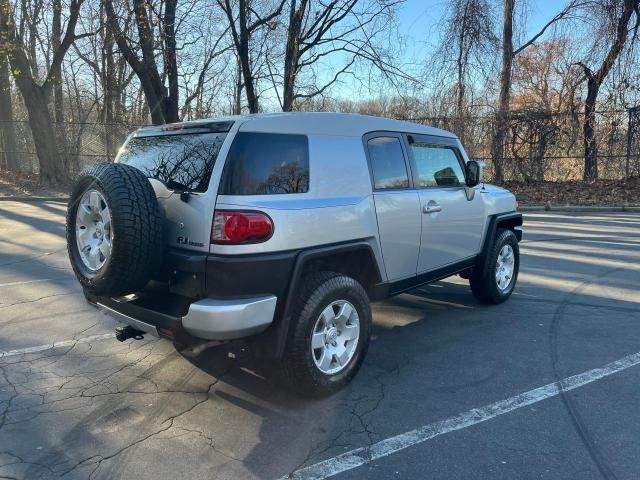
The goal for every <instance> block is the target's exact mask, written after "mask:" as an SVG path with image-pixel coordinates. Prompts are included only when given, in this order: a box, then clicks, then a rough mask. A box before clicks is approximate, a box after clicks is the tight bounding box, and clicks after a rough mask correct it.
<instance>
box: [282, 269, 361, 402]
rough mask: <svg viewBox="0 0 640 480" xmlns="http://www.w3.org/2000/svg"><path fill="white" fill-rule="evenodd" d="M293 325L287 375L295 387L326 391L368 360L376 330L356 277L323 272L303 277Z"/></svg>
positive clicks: (343, 382) (286, 358)
mask: <svg viewBox="0 0 640 480" xmlns="http://www.w3.org/2000/svg"><path fill="white" fill-rule="evenodd" d="M291 321H292V324H291V326H290V327H289V338H288V340H287V345H286V349H285V354H284V358H283V376H284V379H285V381H286V383H287V384H288V385H289V386H290V387H291V388H293V389H294V390H296V391H298V392H300V393H303V394H307V395H327V394H329V393H332V392H334V391H336V390H338V389H340V388H341V387H342V386H344V385H346V384H347V383H348V382H349V381H350V380H351V379H352V378H353V377H354V376H355V374H356V373H357V371H358V369H359V368H360V365H361V364H362V361H363V360H364V357H365V354H366V351H367V346H368V344H369V336H370V331H371V307H370V305H369V297H368V296H367V293H366V292H365V291H364V289H363V288H362V286H361V285H360V284H359V283H358V282H357V281H356V280H354V279H353V278H351V277H347V276H345V275H340V274H337V273H332V272H319V273H314V274H311V275H309V276H307V277H306V278H305V279H304V280H303V284H302V288H301V292H300V295H299V301H298V305H297V308H296V310H295V312H294V315H293V317H292V320H291Z"/></svg>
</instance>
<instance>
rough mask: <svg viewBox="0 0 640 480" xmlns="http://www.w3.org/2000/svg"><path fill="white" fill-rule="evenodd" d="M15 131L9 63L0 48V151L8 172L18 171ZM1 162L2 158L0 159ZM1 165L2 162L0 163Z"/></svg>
mask: <svg viewBox="0 0 640 480" xmlns="http://www.w3.org/2000/svg"><path fill="white" fill-rule="evenodd" d="M17 143H18V142H17V140H16V130H15V126H14V124H13V101H12V91H11V80H10V73H9V62H8V60H7V57H6V55H5V53H4V52H3V51H2V48H1V47H0V151H2V150H4V160H5V166H6V167H7V168H9V169H10V170H14V171H18V170H20V163H19V162H18V157H17V154H16V150H17ZM0 160H2V157H0ZM0 165H2V162H0Z"/></svg>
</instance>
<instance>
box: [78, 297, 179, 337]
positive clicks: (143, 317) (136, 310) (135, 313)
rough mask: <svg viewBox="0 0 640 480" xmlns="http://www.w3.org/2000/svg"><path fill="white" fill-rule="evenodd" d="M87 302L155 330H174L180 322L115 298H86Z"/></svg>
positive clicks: (175, 318) (177, 319)
mask: <svg viewBox="0 0 640 480" xmlns="http://www.w3.org/2000/svg"><path fill="white" fill-rule="evenodd" d="M87 300H88V301H89V303H92V304H94V305H95V304H97V303H100V304H102V305H104V306H105V307H108V308H110V309H112V310H115V311H116V312H118V313H121V314H123V315H126V316H127V317H131V318H134V319H136V320H140V321H141V322H144V323H147V324H149V325H152V326H154V327H157V328H168V329H170V330H174V329H175V328H176V323H179V322H180V321H181V320H182V319H181V317H173V316H171V315H165V314H164V313H160V312H156V311H155V310H150V309H148V308H145V307H141V306H138V305H136V304H135V303H133V302H129V301H121V300H118V299H115V298H109V297H95V296H87Z"/></svg>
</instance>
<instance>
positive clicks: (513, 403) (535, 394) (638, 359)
mask: <svg viewBox="0 0 640 480" xmlns="http://www.w3.org/2000/svg"><path fill="white" fill-rule="evenodd" d="M638 364H640V352H638V353H634V354H633V355H629V356H627V357H624V358H621V359H620V360H617V361H615V362H612V363H609V364H608V365H605V366H604V367H602V368H594V369H593V370H589V371H587V372H584V373H580V374H578V375H574V376H572V377H567V378H565V379H563V380H561V381H560V382H554V383H549V384H547V385H544V386H542V387H539V388H536V389H534V390H529V391H528V392H525V393H521V394H520V395H516V396H514V397H511V398H507V399H505V400H500V401H498V402H496V403H492V404H490V405H485V406H484V407H480V408H474V409H471V410H469V411H467V412H464V413H461V414H459V415H456V416H455V417H450V418H447V419H445V420H441V421H439V422H435V423H431V424H429V425H424V426H422V427H420V428H418V429H416V430H411V431H409V432H405V433H402V434H400V435H396V436H394V437H390V438H387V439H385V440H381V441H379V442H377V443H374V444H373V445H370V446H368V447H362V448H356V449H355V450H351V451H349V452H345V453H343V454H340V455H338V456H336V457H333V458H329V459H328V460H324V461H322V462H319V463H316V464H314V465H310V466H308V467H305V468H301V469H300V470H296V471H295V472H293V473H292V474H291V475H289V476H285V477H282V479H305V480H312V479H313V480H321V479H325V478H329V477H332V476H334V475H337V474H339V473H342V472H346V471H348V470H352V469H354V468H357V467H360V466H362V465H365V464H367V463H370V462H372V461H374V460H377V459H379V458H382V457H386V456H388V455H391V454H392V453H396V452H398V451H400V450H404V449H405V448H409V447H411V446H413V445H417V444H419V443H422V442H426V441H427V440H430V439H432V438H434V437H438V436H440V435H444V434H445V433H449V432H455V431H456V430H462V429H463V428H467V427H470V426H472V425H476V424H478V423H482V422H486V421H487V420H491V419H492V418H495V417H498V416H500V415H504V414H505V413H509V412H512V411H514V410H517V409H519V408H523V407H526V406H529V405H533V404H534V403H538V402H541V401H543V400H546V399H548V398H552V397H556V396H558V395H560V393H561V392H562V391H569V390H574V389H576V388H579V387H582V386H584V385H587V384H589V383H591V382H595V381H596V380H599V379H601V378H604V377H608V376H609V375H613V374H614V373H617V372H621V371H622V370H625V369H627V368H630V367H633V366H635V365H638Z"/></svg>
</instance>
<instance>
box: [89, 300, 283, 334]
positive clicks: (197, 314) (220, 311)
mask: <svg viewBox="0 0 640 480" xmlns="http://www.w3.org/2000/svg"><path fill="white" fill-rule="evenodd" d="M87 300H88V301H89V302H90V303H91V304H93V305H95V306H96V307H98V308H99V309H100V310H102V311H103V312H104V313H106V314H107V315H109V316H111V317H113V318H114V319H116V320H117V321H119V322H121V323H124V324H127V325H130V326H131V327H133V328H135V329H136V330H140V331H143V332H146V333H149V334H151V335H155V336H172V335H168V332H171V333H172V334H173V333H175V332H177V331H180V330H184V331H185V332H186V333H187V334H189V335H191V336H193V337H195V338H201V339H206V340H235V339H240V338H245V337H248V336H251V335H255V334H257V333H260V332H262V331H264V330H266V329H267V328H268V327H269V326H270V325H271V323H272V322H273V318H274V314H275V309H276V303H277V298H276V297H275V296H270V295H265V296H260V297H252V298H242V299H213V298H206V299H203V300H199V301H197V302H193V303H191V305H189V309H188V311H187V313H186V314H185V315H183V316H177V315H176V316H173V315H166V314H164V313H160V312H156V311H155V310H153V309H152V308H149V304H150V303H151V304H152V303H153V302H152V301H151V302H150V301H149V299H146V300H145V304H144V305H143V304H140V303H138V302H137V300H136V299H135V298H131V299H130V298H117V299H116V298H108V297H87Z"/></svg>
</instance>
